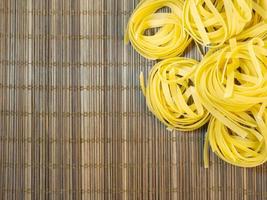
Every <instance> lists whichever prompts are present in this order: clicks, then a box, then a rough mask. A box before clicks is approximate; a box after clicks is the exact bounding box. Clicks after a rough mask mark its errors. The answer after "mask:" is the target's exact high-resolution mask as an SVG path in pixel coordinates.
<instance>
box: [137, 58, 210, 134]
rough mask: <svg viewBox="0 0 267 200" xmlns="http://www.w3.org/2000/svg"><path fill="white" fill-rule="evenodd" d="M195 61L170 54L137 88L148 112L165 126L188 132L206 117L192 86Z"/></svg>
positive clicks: (201, 124) (196, 127)
mask: <svg viewBox="0 0 267 200" xmlns="http://www.w3.org/2000/svg"><path fill="white" fill-rule="evenodd" d="M197 64H198V63H197V61H195V60H193V59H188V58H182V57H174V58H169V59H166V60H163V61H161V62H159V63H157V64H156V65H155V66H154V67H153V68H152V69H151V71H150V73H149V77H148V82H147V87H145V85H144V78H143V74H141V77H140V80H141V87H142V90H143V93H144V95H145V96H146V101H147V105H148V107H149V109H150V111H151V112H152V113H153V114H154V115H155V116H156V117H157V118H158V119H159V120H160V121H161V122H163V123H164V124H165V125H166V126H167V127H168V128H169V129H176V130H181V131H191V130H195V129H198V128H200V127H201V126H203V124H205V123H206V122H207V121H208V120H209V113H208V112H207V110H206V109H204V108H203V106H202V104H201V103H200V100H199V97H198V96H197V94H196V90H195V87H194V74H195V70H196V66H197Z"/></svg>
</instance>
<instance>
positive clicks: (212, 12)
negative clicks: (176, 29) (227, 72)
mask: <svg viewBox="0 0 267 200" xmlns="http://www.w3.org/2000/svg"><path fill="white" fill-rule="evenodd" d="M259 3H260V4H263V3H261V2H259V1H258V2H256V1H252V0H186V1H185V3H184V9H183V23H184V27H185V29H186V30H187V31H188V33H189V34H190V35H191V37H192V38H193V39H194V40H196V41H197V42H199V43H201V44H202V45H205V46H209V47H218V46H221V45H223V44H224V43H225V42H226V41H227V40H228V39H230V38H231V37H233V36H237V35H238V34H239V33H241V32H242V31H243V30H244V29H245V28H246V29H249V28H250V27H251V29H250V30H249V31H253V32H255V30H253V29H254V28H255V27H254V25H257V24H258V23H259V21H260V20H261V19H262V18H263V19H266V18H267V12H266V9H264V8H262V7H261V6H260V5H259ZM254 11H255V12H254ZM249 31H248V32H249ZM243 39H245V38H243Z"/></svg>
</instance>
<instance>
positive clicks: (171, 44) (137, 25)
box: [125, 0, 191, 60]
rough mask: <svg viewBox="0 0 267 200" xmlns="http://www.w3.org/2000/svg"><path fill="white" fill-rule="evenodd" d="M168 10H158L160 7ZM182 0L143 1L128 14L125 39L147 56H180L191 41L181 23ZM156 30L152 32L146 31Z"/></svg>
mask: <svg viewBox="0 0 267 200" xmlns="http://www.w3.org/2000/svg"><path fill="white" fill-rule="evenodd" d="M166 7H167V8H169V9H170V12H168V13H163V12H158V11H159V10H160V9H162V8H166ZM182 7H183V1H181V0H143V1H141V2H140V3H139V5H138V6H137V7H136V9H135V10H134V12H133V14H132V15H131V17H130V19H129V22H128V26H127V30H126V34H125V42H128V41H130V42H131V44H132V46H133V47H134V48H135V50H136V51H137V52H138V53H140V54H141V55H142V56H144V57H145V58H148V59H152V60H156V59H165V58H170V57H174V56H177V55H180V54H182V53H183V52H184V50H185V48H186V47H187V46H188V44H189V43H190V42H191V39H190V37H189V35H188V34H187V33H186V32H185V31H184V29H183V26H182V20H181V19H182ZM151 29H158V31H157V32H156V33H155V34H154V35H148V34H147V31H149V30H151Z"/></svg>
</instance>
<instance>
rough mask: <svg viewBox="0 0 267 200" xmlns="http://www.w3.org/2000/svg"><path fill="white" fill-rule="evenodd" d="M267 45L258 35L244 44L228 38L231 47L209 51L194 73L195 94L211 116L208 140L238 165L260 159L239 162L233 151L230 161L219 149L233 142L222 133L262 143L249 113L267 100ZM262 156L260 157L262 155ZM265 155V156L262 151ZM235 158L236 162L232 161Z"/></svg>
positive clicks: (220, 153) (261, 135)
mask: <svg viewBox="0 0 267 200" xmlns="http://www.w3.org/2000/svg"><path fill="white" fill-rule="evenodd" d="M266 47H267V43H265V42H264V41H263V40H261V39H259V38H254V39H252V40H251V41H249V42H245V43H236V42H235V40H231V41H230V46H228V45H227V46H225V47H224V48H222V49H219V50H211V51H210V52H209V53H208V54H207V55H206V56H205V58H204V59H203V60H202V62H201V63H200V64H199V68H198V70H197V72H196V81H195V85H196V90H197V93H198V95H199V97H200V100H201V102H202V104H203V105H204V106H205V108H206V109H207V110H208V111H209V112H210V113H211V115H212V116H213V117H214V118H213V119H212V120H211V122H210V125H209V130H208V138H209V143H210V144H211V145H213V146H212V149H213V150H214V151H216V152H217V154H218V155H219V156H220V157H221V158H222V159H224V160H226V161H227V162H230V163H232V164H235V165H238V166H244V167H245V166H247V167H249V166H255V165H257V164H260V163H261V162H260V161H262V160H261V159H259V160H257V161H255V163H250V162H246V160H245V161H244V162H243V161H242V162H241V161H240V160H238V159H237V158H236V157H235V156H234V155H236V154H234V155H232V154H230V155H231V156H232V157H231V158H232V160H231V159H230V158H228V157H227V156H226V155H225V154H222V152H221V151H219V149H221V148H223V147H225V148H226V149H228V148H229V147H228V145H234V144H233V141H234V140H229V141H232V143H231V142H229V141H228V142H229V144H226V143H225V141H223V138H222V135H223V137H228V135H231V136H232V135H235V136H237V137H238V141H239V139H240V138H243V139H244V138H245V139H246V140H244V141H250V140H251V141H255V140H257V142H258V143H257V144H261V142H262V140H261V139H262V137H263V136H264V137H265V135H264V134H267V133H266V132H264V131H261V132H259V131H258V130H257V129H259V128H258V125H257V123H256V119H255V118H253V117H252V116H251V114H250V113H248V111H249V110H251V109H252V108H254V107H255V106H257V105H260V104H261V103H264V102H267V66H266V63H267V48H266ZM264 109H265V108H264ZM253 112H254V111H253ZM253 114H254V113H253ZM248 127H250V128H248ZM230 130H231V131H230ZM233 133H234V134H233ZM252 135H253V137H252ZM217 137H220V139H218V138H217ZM228 139H229V138H228ZM215 140H216V141H215ZM251 141H250V142H251ZM215 143H216V145H217V147H216V145H215ZM248 143H249V142H248ZM218 146H220V148H219V147H218ZM215 147H216V148H217V149H216V150H215ZM231 148H232V146H231ZM228 153H229V152H228ZM227 155H228V154H227ZM255 155H256V154H255ZM228 156H229V155H228ZM261 156H263V155H262V154H261ZM261 156H259V158H262V157H261ZM264 156H265V159H266V155H265V154H264ZM226 157H227V158H226ZM248 157H249V156H248ZM235 158H236V159H237V160H238V161H236V162H235V160H234V159H235Z"/></svg>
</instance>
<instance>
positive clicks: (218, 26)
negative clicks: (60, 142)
mask: <svg viewBox="0 0 267 200" xmlns="http://www.w3.org/2000/svg"><path fill="white" fill-rule="evenodd" d="M166 7H167V8H169V10H170V12H169V13H161V12H160V10H161V9H163V8H166ZM266 10H267V1H266V0H185V1H182V0H141V2H140V3H139V5H138V6H137V7H136V9H135V10H134V12H133V14H132V15H131V18H130V20H129V23H128V26H127V30H126V35H125V41H126V42H128V41H130V42H131V44H132V46H133V47H134V49H135V50H136V51H137V52H139V53H140V54H141V55H142V56H144V57H145V58H148V59H152V60H156V59H159V60H162V59H163V60H162V61H160V62H158V63H157V64H155V65H154V67H153V68H152V69H151V70H150V72H149V76H148V81H147V86H145V83H144V77H143V74H142V73H141V74H140V85H141V88H142V91H143V93H144V95H145V97H146V103H147V106H148V108H149V110H150V111H151V112H152V113H153V114H154V115H155V116H156V117H157V118H158V119H159V120H160V121H161V122H162V123H164V124H165V125H166V126H167V128H168V129H169V130H180V131H191V130H195V129H198V128H200V127H201V126H202V125H204V124H205V123H207V122H208V121H209V126H208V130H207V134H206V139H205V145H204V164H205V167H208V147H209V145H210V147H211V149H212V151H213V152H214V153H215V154H217V155H218V156H219V157H220V158H221V159H223V160H224V161H226V162H228V163H230V164H232V165H235V166H240V167H255V166H258V165H260V164H263V163H265V162H266V161H267V12H266ZM156 30H157V31H156ZM149 31H151V32H153V31H155V34H154V35H153V34H152V35H151V34H150V35H149V34H147V32H149ZM191 38H193V39H194V40H195V43H196V44H197V47H198V49H199V51H200V52H201V54H202V51H201V48H200V47H199V46H198V45H199V44H203V45H204V46H207V47H210V50H209V52H208V53H207V54H206V55H205V56H204V58H203V59H202V61H201V62H200V63H198V62H197V61H195V60H193V59H188V58H183V57H176V56H178V55H181V54H182V53H183V52H184V50H185V48H186V47H187V46H188V44H189V43H190V42H191ZM202 56H203V55H202Z"/></svg>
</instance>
